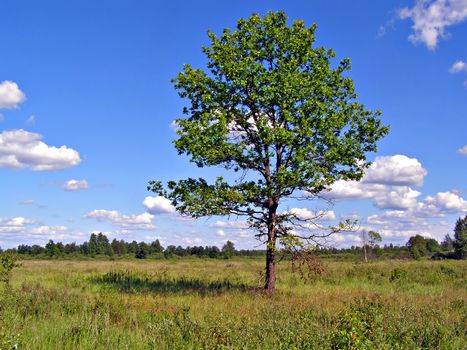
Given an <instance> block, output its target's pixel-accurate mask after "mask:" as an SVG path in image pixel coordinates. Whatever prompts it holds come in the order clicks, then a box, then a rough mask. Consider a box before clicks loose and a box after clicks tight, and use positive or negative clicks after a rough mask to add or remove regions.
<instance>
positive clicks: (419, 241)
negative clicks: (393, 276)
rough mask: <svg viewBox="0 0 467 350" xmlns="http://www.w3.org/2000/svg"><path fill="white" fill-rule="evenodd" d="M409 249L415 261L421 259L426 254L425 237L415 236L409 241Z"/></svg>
mask: <svg viewBox="0 0 467 350" xmlns="http://www.w3.org/2000/svg"><path fill="white" fill-rule="evenodd" d="M407 248H408V249H409V253H410V256H411V257H412V258H413V259H416V260H418V259H420V258H421V257H422V256H425V254H426V240H425V238H424V237H423V236H420V235H415V236H412V237H410V238H409V240H408V241H407Z"/></svg>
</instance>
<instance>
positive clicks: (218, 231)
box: [216, 230, 225, 237]
mask: <svg viewBox="0 0 467 350" xmlns="http://www.w3.org/2000/svg"><path fill="white" fill-rule="evenodd" d="M216 235H218V236H220V237H224V236H225V232H224V230H217V231H216Z"/></svg>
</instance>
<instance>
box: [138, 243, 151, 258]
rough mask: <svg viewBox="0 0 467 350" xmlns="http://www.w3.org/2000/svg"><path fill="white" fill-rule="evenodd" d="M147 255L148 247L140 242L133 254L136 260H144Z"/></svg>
mask: <svg viewBox="0 0 467 350" xmlns="http://www.w3.org/2000/svg"><path fill="white" fill-rule="evenodd" d="M148 253H149V246H148V245H147V243H145V242H140V243H139V244H138V248H137V250H136V253H135V258H136V259H146V257H147V255H148Z"/></svg>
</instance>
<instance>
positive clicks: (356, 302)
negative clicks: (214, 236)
mask: <svg viewBox="0 0 467 350" xmlns="http://www.w3.org/2000/svg"><path fill="white" fill-rule="evenodd" d="M262 265H263V262H262V261H261V259H241V258H233V259H231V260H228V261H222V260H221V261H219V260H215V261H214V260H210V259H189V258H185V259H178V260H174V261H166V260H162V261H151V260H149V259H147V260H144V261H138V262H135V261H112V262H108V261H99V260H93V261H80V262H74V261H72V262H70V261H66V262H63V261H60V260H54V261H27V262H25V263H24V265H23V267H22V268H21V269H18V270H17V271H16V273H15V279H14V281H13V285H12V287H13V288H14V293H8V294H7V295H4V296H2V298H0V309H1V312H0V334H1V333H3V337H4V338H5V339H6V340H7V341H10V344H13V343H17V344H18V348H19V349H25V350H26V349H34V350H42V349H44V350H46V349H83V350H86V349H136V350H139V349H272V350H275V349H280V350H289V349H323V350H328V349H329V350H330V349H463V348H465V345H464V344H465V306H466V303H465V278H466V271H467V269H466V268H465V267H466V265H465V261H436V262H433V261H427V260H424V261H404V262H401V261H380V262H370V263H368V264H362V263H360V264H352V263H347V262H327V269H326V273H325V274H324V275H322V276H320V277H319V279H318V280H316V281H315V282H314V283H312V284H305V283H302V282H300V281H297V280H296V279H294V278H293V277H294V275H293V274H292V272H291V270H290V268H289V264H287V263H285V264H279V268H280V269H281V271H282V273H281V276H280V279H279V281H278V285H279V290H278V292H277V293H276V294H275V295H269V294H266V293H263V292H261V291H260V290H259V288H258V276H257V271H258V269H259V268H260V267H261V266H262ZM397 269H400V270H403V271H405V275H406V277H405V278H399V279H398V280H397V283H394V282H395V281H393V282H391V281H390V279H389V277H390V276H391V275H393V274H395V273H394V271H396V270H397ZM349 271H352V273H351V274H349V273H348V272H349ZM293 281H295V282H293ZM17 334H21V336H20V337H19V338H18V337H17V336H16V335H17ZM0 340H1V338H0ZM2 349H3V348H2Z"/></svg>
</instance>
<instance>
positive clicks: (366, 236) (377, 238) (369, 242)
mask: <svg viewBox="0 0 467 350" xmlns="http://www.w3.org/2000/svg"><path fill="white" fill-rule="evenodd" d="M361 237H362V250H363V258H364V260H365V262H368V256H367V248H371V249H374V248H375V246H376V244H377V243H380V242H381V241H382V238H381V235H380V234H379V232H376V231H369V232H367V231H366V230H363V231H362V233H361Z"/></svg>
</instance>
